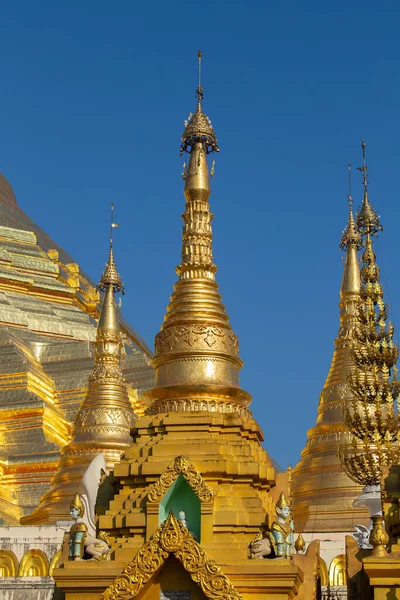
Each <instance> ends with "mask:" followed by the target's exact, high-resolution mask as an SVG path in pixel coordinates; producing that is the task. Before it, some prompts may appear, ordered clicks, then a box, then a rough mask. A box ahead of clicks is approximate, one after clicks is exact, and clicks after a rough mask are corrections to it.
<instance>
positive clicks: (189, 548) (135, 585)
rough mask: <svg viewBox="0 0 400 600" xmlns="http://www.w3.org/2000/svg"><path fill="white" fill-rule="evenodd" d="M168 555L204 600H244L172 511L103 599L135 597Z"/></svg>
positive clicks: (119, 599)
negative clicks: (189, 579)
mask: <svg viewBox="0 0 400 600" xmlns="http://www.w3.org/2000/svg"><path fill="white" fill-rule="evenodd" d="M179 458H183V457H179ZM170 556H173V557H174V558H176V559H177V560H178V561H179V562H180V563H181V565H182V566H183V568H184V569H185V571H186V572H187V573H189V575H190V577H191V578H192V580H193V581H194V582H195V583H197V585H198V586H199V587H200V588H201V590H202V592H203V593H204V594H205V596H206V598H210V599H211V600H221V598H224V600H243V598H242V596H241V595H240V594H239V593H238V592H237V591H236V590H235V588H234V587H233V585H232V584H231V583H230V581H229V579H228V577H226V575H224V573H223V572H222V570H221V568H220V567H219V566H218V565H217V564H216V563H215V561H214V560H211V559H210V558H209V557H208V555H207V553H206V552H205V550H204V549H203V548H202V547H201V546H200V544H199V543H198V542H196V540H195V539H194V538H193V536H192V535H191V534H190V533H189V531H188V530H187V529H186V527H185V526H184V525H183V524H182V523H181V522H180V521H178V520H177V519H176V518H175V517H174V515H173V513H172V512H170V513H169V515H168V517H167V519H166V520H165V521H164V522H163V523H162V524H161V525H160V527H159V528H158V529H157V531H156V532H155V533H154V535H153V536H152V538H151V539H150V540H149V541H148V542H146V544H144V546H142V548H141V549H140V550H139V552H138V553H137V554H136V556H135V558H134V559H133V560H132V561H130V562H129V563H128V564H127V566H126V567H125V569H124V570H123V571H122V573H121V575H119V576H118V577H117V578H116V579H115V581H114V583H112V585H111V586H110V587H109V588H107V589H106V590H105V591H104V592H103V594H102V598H103V600H126V599H128V598H129V599H134V598H136V596H137V595H138V594H139V592H140V591H141V590H142V589H143V587H144V586H145V585H146V583H147V582H149V581H150V580H151V578H152V577H153V576H154V575H155V574H156V573H157V572H158V571H159V570H160V569H161V567H162V566H163V565H164V563H165V561H166V560H167V558H169V557H170Z"/></svg>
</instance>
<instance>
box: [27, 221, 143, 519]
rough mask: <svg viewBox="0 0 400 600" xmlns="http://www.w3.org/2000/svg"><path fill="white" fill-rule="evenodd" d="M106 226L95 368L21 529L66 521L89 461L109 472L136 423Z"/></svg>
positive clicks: (120, 285) (118, 288)
mask: <svg viewBox="0 0 400 600" xmlns="http://www.w3.org/2000/svg"><path fill="white" fill-rule="evenodd" d="M112 226H113V221H111V240H110V253H109V259H108V263H107V264H106V268H105V270H104V273H103V274H102V276H101V279H100V283H99V285H98V289H99V290H100V291H101V292H103V293H104V298H103V304H102V308H101V313H100V318H99V322H98V325H97V335H96V341H95V342H94V343H93V346H94V350H95V366H94V368H93V371H92V373H91V375H90V377H89V387H88V391H87V394H86V397H85V399H84V400H83V402H82V404H81V406H80V408H79V410H78V412H77V414H76V416H75V421H74V426H73V432H72V439H71V441H70V442H69V444H68V445H67V446H65V447H64V448H63V449H62V450H61V459H60V463H59V465H58V469H57V472H56V473H55V475H54V477H53V479H52V481H51V486H50V489H49V490H48V491H47V492H46V494H44V496H43V497H42V498H41V501H40V505H39V506H38V508H37V509H36V510H35V511H34V512H33V513H32V514H31V515H27V516H26V517H24V518H22V519H21V524H24V525H28V524H29V525H39V524H50V523H56V522H57V521H59V520H63V519H64V520H65V519H67V518H68V517H69V508H70V503H71V498H73V496H74V494H75V493H76V490H77V489H79V486H80V482H81V480H82V477H83V475H84V473H85V471H86V469H87V468H88V466H89V465H90V463H91V462H92V460H93V459H94V458H95V457H96V456H97V455H98V454H102V455H103V456H104V458H105V464H106V467H107V469H108V470H111V469H113V467H114V466H115V464H116V463H117V462H118V461H119V459H120V457H121V454H122V453H123V452H124V451H125V450H126V449H127V448H129V446H130V444H131V442H132V438H131V436H130V431H131V429H132V427H133V425H134V423H135V420H136V418H137V417H136V415H135V413H134V409H133V406H132V402H131V400H130V399H129V396H128V389H127V386H126V384H125V381H124V378H123V375H122V370H121V353H122V351H123V348H124V344H123V341H122V336H121V331H120V325H119V319H118V312H117V306H116V303H115V294H116V293H118V292H124V286H123V283H122V280H121V277H120V275H119V273H118V271H117V269H116V265H115V261H114V254H113V246H112ZM133 402H134V404H135V408H136V410H137V411H138V412H143V411H141V409H140V406H139V403H138V401H137V396H135V397H134V398H133Z"/></svg>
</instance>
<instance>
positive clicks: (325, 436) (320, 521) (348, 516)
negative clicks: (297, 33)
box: [293, 165, 366, 532]
mask: <svg viewBox="0 0 400 600" xmlns="http://www.w3.org/2000/svg"><path fill="white" fill-rule="evenodd" d="M349 177H350V165H349ZM348 199H349V203H350V207H349V218H348V222H347V226H346V228H345V230H344V232H343V235H342V238H341V243H340V247H341V248H342V250H344V251H345V252H346V262H345V266H344V273H343V279H342V286H341V290H340V304H339V307H340V329H339V334H338V337H337V338H336V340H335V350H334V353H333V358H332V363H331V368H330V370H329V374H328V377H327V379H326V381H325V385H324V388H323V390H322V392H321V396H320V400H319V406H318V417H317V423H316V425H315V427H313V428H312V429H310V430H309V431H308V434H307V435H308V440H307V444H306V447H305V448H304V450H303V452H302V455H301V460H300V462H299V463H298V465H297V466H296V468H295V469H294V471H293V496H294V516H295V529H296V531H314V532H329V531H351V530H352V529H353V527H354V525H355V524H357V523H361V522H362V521H363V518H364V516H365V515H366V513H365V512H364V511H363V510H360V509H354V508H353V506H352V502H353V500H354V498H355V497H356V496H357V491H358V490H359V489H360V488H359V487H357V486H356V484H354V483H353V482H352V481H351V480H350V479H349V478H348V477H347V475H346V474H345V473H344V472H343V470H342V467H341V464H340V462H339V459H338V456H337V453H338V448H339V447H340V445H341V444H343V443H344V441H345V440H346V439H347V436H348V433H347V427H346V425H345V423H344V419H343V406H344V405H345V404H346V403H347V402H350V401H351V399H352V393H351V391H350V389H349V386H348V376H349V373H350V372H351V371H352V370H353V369H354V367H353V365H352V361H351V357H350V350H351V344H352V341H353V340H354V335H355V328H356V325H357V306H358V303H359V300H360V288H361V280H360V268H359V262H358V256H357V250H358V249H359V248H360V246H361V236H360V234H359V232H358V231H357V228H356V225H355V222H354V217H353V211H352V198H351V190H349V195H348Z"/></svg>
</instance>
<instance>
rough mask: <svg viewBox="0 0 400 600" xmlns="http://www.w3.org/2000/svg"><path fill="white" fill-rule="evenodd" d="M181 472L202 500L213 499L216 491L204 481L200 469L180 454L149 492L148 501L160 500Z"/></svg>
mask: <svg viewBox="0 0 400 600" xmlns="http://www.w3.org/2000/svg"><path fill="white" fill-rule="evenodd" d="M180 474H182V475H183V477H184V478H185V479H186V481H187V482H188V484H189V485H190V487H191V488H192V490H193V491H194V493H195V494H196V496H197V497H198V498H199V500H200V501H201V502H211V501H212V500H213V498H214V492H213V491H212V490H211V488H209V487H208V485H207V484H206V483H205V482H204V480H203V478H202V476H201V475H200V473H199V472H198V470H197V469H196V468H195V467H194V466H193V465H192V464H191V463H190V462H189V460H188V459H187V458H186V457H185V456H178V457H177V458H175V460H174V461H173V462H172V463H170V464H169V465H168V468H167V470H166V471H164V473H163V474H162V475H161V477H160V478H159V479H158V481H156V482H155V484H154V485H153V486H152V487H151V488H150V490H149V492H148V494H147V500H148V502H160V501H161V500H162V498H163V497H164V496H165V494H166V493H167V491H168V489H169V488H170V487H171V485H172V484H173V483H174V481H175V480H176V479H177V477H178V476H179V475H180Z"/></svg>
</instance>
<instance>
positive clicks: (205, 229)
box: [145, 52, 250, 412]
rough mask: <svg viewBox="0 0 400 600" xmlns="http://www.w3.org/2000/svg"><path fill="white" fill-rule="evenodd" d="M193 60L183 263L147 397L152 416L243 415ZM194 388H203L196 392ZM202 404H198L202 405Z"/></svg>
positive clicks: (206, 131) (207, 127)
mask: <svg viewBox="0 0 400 600" xmlns="http://www.w3.org/2000/svg"><path fill="white" fill-rule="evenodd" d="M201 56H202V55H201V52H199V53H198V64H199V83H198V88H197V91H196V94H197V109H196V112H195V113H194V114H190V115H189V118H188V120H187V121H186V122H185V130H184V132H183V135H182V145H181V153H183V152H188V154H189V155H190V158H189V165H188V168H187V170H186V168H185V171H184V174H183V178H184V180H185V189H184V193H185V198H186V205H185V212H184V214H183V221H184V226H183V235H182V262H181V264H180V265H179V266H178V267H177V269H176V273H177V275H178V276H179V280H178V282H177V283H176V284H175V287H174V292H173V294H172V296H171V301H170V303H169V305H168V308H167V311H166V315H165V318H164V323H163V325H162V327H161V331H160V332H159V333H158V335H157V336H156V339H155V355H154V360H153V364H154V367H155V369H156V384H155V385H156V387H155V389H153V390H151V391H150V392H148V393H147V394H146V395H145V399H146V401H147V402H148V403H149V404H150V405H151V407H150V409H149V410H150V412H165V411H170V410H177V411H182V410H199V406H201V407H203V409H204V410H207V409H214V407H216V409H217V410H223V411H228V412H229V411H230V410H232V411H236V412H237V411H239V412H240V411H246V406H247V405H248V404H249V402H250V396H249V395H248V394H247V393H246V392H243V391H242V390H240V388H239V370H240V369H241V367H242V361H241V360H240V358H239V344H238V339H237V337H236V336H235V334H234V333H233V331H232V328H231V326H230V324H229V318H228V315H227V313H226V310H225V307H224V305H223V304H222V299H221V295H220V294H219V292H218V286H217V284H216V282H215V273H216V271H217V267H216V265H215V264H214V261H213V253H212V228H211V223H212V219H213V215H212V213H211V212H210V205H209V203H208V199H209V196H210V174H209V169H208V164H207V155H208V154H210V153H212V152H218V151H219V148H218V144H217V138H216V135H215V132H214V129H213V127H212V125H211V121H210V119H209V118H208V117H207V115H206V114H205V113H204V112H203V108H202V102H203V87H202V85H201V81H200V67H201ZM199 386H203V387H202V390H200V387H199ZM199 403H200V404H199Z"/></svg>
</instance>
